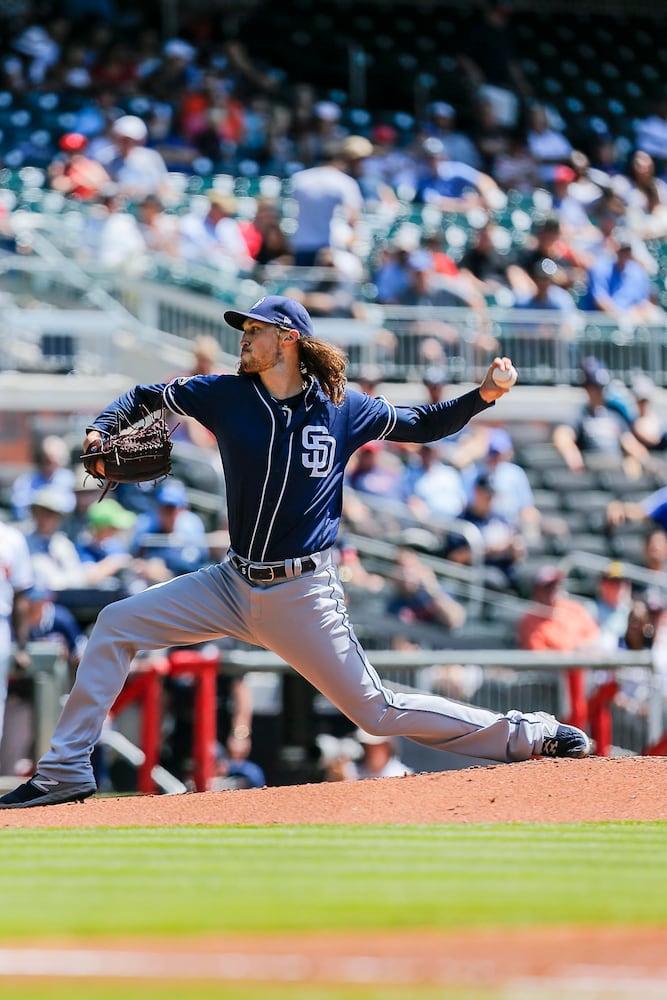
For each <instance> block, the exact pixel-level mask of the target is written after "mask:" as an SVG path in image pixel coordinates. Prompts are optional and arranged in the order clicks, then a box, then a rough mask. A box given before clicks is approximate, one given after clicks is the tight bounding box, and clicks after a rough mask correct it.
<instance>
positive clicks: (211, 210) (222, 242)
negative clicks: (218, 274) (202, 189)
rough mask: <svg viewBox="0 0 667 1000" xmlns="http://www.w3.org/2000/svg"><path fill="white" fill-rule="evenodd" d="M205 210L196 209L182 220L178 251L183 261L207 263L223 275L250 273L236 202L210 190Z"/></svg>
mask: <svg viewBox="0 0 667 1000" xmlns="http://www.w3.org/2000/svg"><path fill="white" fill-rule="evenodd" d="M207 199H208V210H207V211H206V212H205V213H204V214H202V212H201V211H199V210H197V209H196V208H194V207H193V208H191V210H190V211H189V212H188V213H187V214H186V215H184V216H183V217H182V218H181V222H180V236H181V239H180V252H181V254H182V256H183V257H184V259H185V260H188V261H193V262H196V263H202V264H208V265H210V266H211V267H216V268H219V269H220V270H221V271H223V273H224V272H227V273H229V272H231V271H234V270H236V269H239V268H240V269H242V270H251V269H252V266H253V262H252V258H251V256H250V253H249V252H248V245H247V243H246V240H245V239H244V236H243V231H242V229H241V226H240V225H239V223H238V221H237V219H235V218H234V213H235V211H236V200H235V199H234V198H233V197H231V196H230V195H226V194H223V193H222V192H221V191H216V190H215V189H213V190H212V191H209V192H208V195H207Z"/></svg>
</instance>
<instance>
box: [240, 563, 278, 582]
mask: <svg viewBox="0 0 667 1000" xmlns="http://www.w3.org/2000/svg"><path fill="white" fill-rule="evenodd" d="M247 570H248V579H249V580H250V581H251V583H273V581H274V580H275V578H276V574H275V570H274V568H273V566H261V567H260V566H254V565H253V564H252V563H248V566H247ZM255 571H256V572H257V573H258V574H260V573H261V574H262V575H261V576H260V575H257V576H255ZM265 573H270V574H271V575H270V576H269V577H268V578H267V577H266V576H264V574H265Z"/></svg>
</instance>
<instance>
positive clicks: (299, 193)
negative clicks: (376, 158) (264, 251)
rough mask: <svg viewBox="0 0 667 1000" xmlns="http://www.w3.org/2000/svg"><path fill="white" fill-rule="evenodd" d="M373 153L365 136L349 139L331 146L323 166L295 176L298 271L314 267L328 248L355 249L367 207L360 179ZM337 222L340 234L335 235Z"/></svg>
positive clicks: (294, 237) (295, 259) (350, 137)
mask: <svg viewBox="0 0 667 1000" xmlns="http://www.w3.org/2000/svg"><path fill="white" fill-rule="evenodd" d="M372 152H373V146H372V144H371V142H370V141H369V140H368V139H366V138H364V136H358V135H351V136H347V137H346V138H345V139H344V140H343V141H342V142H338V143H335V144H334V145H329V146H327V148H326V150H325V154H324V160H323V162H322V163H321V164H320V165H318V166H315V167H309V168H307V169H305V170H298V171H297V172H296V173H295V174H293V176H292V185H291V186H292V197H293V198H294V200H295V202H296V205H297V207H298V217H297V228H296V231H295V232H294V234H293V235H292V239H291V243H292V249H293V252H294V263H295V264H296V266H297V267H309V266H312V265H313V264H314V263H315V261H316V259H317V254H318V252H319V251H320V250H322V249H323V248H324V247H328V246H332V245H334V244H335V245H337V246H339V247H341V248H342V249H347V250H350V249H352V248H353V244H354V235H355V227H356V224H357V222H358V220H359V217H360V214H361V209H362V205H363V196H362V192H361V188H360V186H359V181H358V179H357V178H358V176H359V174H360V171H361V169H362V165H363V162H364V160H366V159H368V157H369V156H370V155H371V154H372ZM334 218H335V219H336V222H337V225H338V229H339V232H340V230H344V231H345V233H346V236H345V237H344V238H341V237H338V238H337V237H336V235H335V234H334V232H333V223H334Z"/></svg>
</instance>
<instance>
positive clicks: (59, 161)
mask: <svg viewBox="0 0 667 1000" xmlns="http://www.w3.org/2000/svg"><path fill="white" fill-rule="evenodd" d="M58 146H59V148H60V151H61V155H60V156H57V157H56V158H55V159H54V160H52V161H51V163H50V164H49V166H48V169H47V178H48V183H49V187H50V188H51V190H52V191H59V192H60V193H61V194H64V195H65V196H66V197H67V198H74V199H75V200H77V201H92V200H94V199H95V198H96V197H97V196H98V195H99V193H100V191H101V190H102V188H103V187H104V186H105V185H106V184H109V182H110V179H111V178H110V177H109V174H108V173H107V171H106V170H105V169H104V167H103V166H102V164H101V163H98V162H97V160H94V159H92V157H90V156H88V155H87V154H86V147H87V146H88V139H87V137H86V136H85V135H82V134H81V133H80V132H67V133H65V135H62V136H61V137H60V139H59V141H58Z"/></svg>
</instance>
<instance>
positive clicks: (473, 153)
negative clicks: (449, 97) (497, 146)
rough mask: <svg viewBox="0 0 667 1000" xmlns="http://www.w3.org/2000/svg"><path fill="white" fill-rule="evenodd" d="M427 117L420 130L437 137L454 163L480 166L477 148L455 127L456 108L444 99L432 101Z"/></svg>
mask: <svg viewBox="0 0 667 1000" xmlns="http://www.w3.org/2000/svg"><path fill="white" fill-rule="evenodd" d="M426 111H427V119H426V121H425V122H424V124H423V126H422V131H423V132H424V133H425V134H426V135H428V136H433V137H434V138H435V139H439V140H440V142H441V143H442V145H443V146H444V148H445V153H446V155H447V158H448V159H450V160H453V161H454V162H455V163H467V164H468V166H470V167H475V168H476V169H477V170H480V169H481V168H482V158H481V156H480V154H479V149H478V148H477V147H476V146H475V143H474V142H473V141H472V139H471V138H470V136H469V135H467V134H466V133H465V132H461V131H459V130H458V129H456V127H455V126H456V110H455V109H454V107H453V106H452V105H451V104H447V102H446V101H433V102H432V103H431V104H429V106H428V107H427V109H426Z"/></svg>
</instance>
